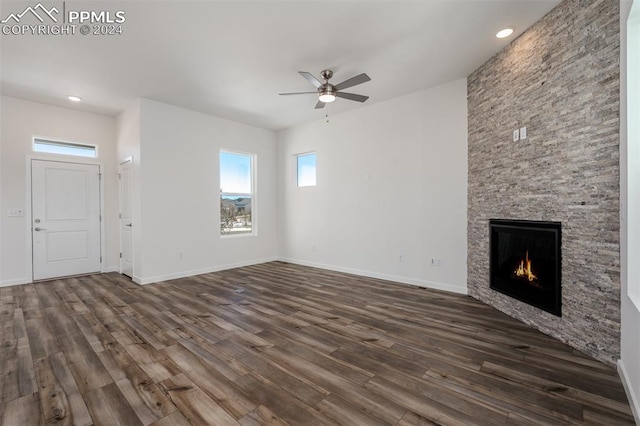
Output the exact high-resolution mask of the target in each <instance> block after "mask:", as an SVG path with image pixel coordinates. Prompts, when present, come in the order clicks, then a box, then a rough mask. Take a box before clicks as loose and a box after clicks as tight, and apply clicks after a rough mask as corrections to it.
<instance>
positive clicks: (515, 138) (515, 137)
mask: <svg viewBox="0 0 640 426" xmlns="http://www.w3.org/2000/svg"><path fill="white" fill-rule="evenodd" d="M519 139H520V130H518V129H516V130H514V131H513V141H514V142H518V140H519Z"/></svg>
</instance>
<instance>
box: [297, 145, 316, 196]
mask: <svg viewBox="0 0 640 426" xmlns="http://www.w3.org/2000/svg"><path fill="white" fill-rule="evenodd" d="M310 155H313V156H314V159H315V163H314V169H313V174H314V176H313V177H314V179H313V184H309V185H300V158H302V157H308V156H310ZM295 157H296V188H309V187H314V186H318V153H317V152H316V151H307V152H302V153H300V154H296V155H295Z"/></svg>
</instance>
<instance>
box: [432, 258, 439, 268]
mask: <svg viewBox="0 0 640 426" xmlns="http://www.w3.org/2000/svg"><path fill="white" fill-rule="evenodd" d="M431 266H437V267H442V258H441V257H432V258H431Z"/></svg>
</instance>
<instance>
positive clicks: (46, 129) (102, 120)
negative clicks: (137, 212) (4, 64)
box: [0, 97, 119, 285]
mask: <svg viewBox="0 0 640 426" xmlns="http://www.w3.org/2000/svg"><path fill="white" fill-rule="evenodd" d="M1 104H2V105H1V114H0V122H1V126H0V127H1V131H0V150H1V151H2V154H1V155H0V158H1V163H0V164H1V167H0V169H1V170H0V174H1V176H2V177H1V179H0V182H1V191H0V198H1V203H0V205H1V206H2V210H1V211H0V229H1V231H0V235H2V239H1V241H0V245H1V246H2V250H1V251H0V253H1V258H0V285H13V284H22V283H27V282H30V281H31V276H32V272H31V253H30V252H29V247H28V242H29V241H30V238H31V237H30V231H29V229H30V224H31V220H30V203H29V201H28V200H27V194H28V192H27V173H28V169H27V157H28V156H31V155H33V157H34V158H36V157H40V156H38V155H34V154H33V153H32V138H33V136H42V137H47V138H52V139H60V140H65V141H71V142H74V141H75V142H85V143H89V144H94V145H97V146H98V155H99V159H98V160H99V161H100V163H102V165H103V170H102V173H103V188H104V194H103V200H104V206H105V207H104V212H105V216H104V221H105V235H104V237H105V239H106V240H105V247H106V251H105V252H104V253H103V270H114V269H115V267H116V266H117V258H118V245H119V242H118V238H119V237H118V233H117V225H118V223H117V215H118V187H117V178H116V172H117V167H116V161H115V157H116V154H115V152H116V150H115V145H116V144H115V128H116V126H115V120H114V119H113V118H112V117H106V116H102V115H96V114H90V113H86V112H79V111H75V110H71V109H67V108H61V107H56V106H51V105H45V104H40V103H34V102H28V101H24V100H20V99H14V98H9V97H2V98H1ZM54 157H55V158H57V159H67V160H68V159H69V157H68V156H49V158H54ZM10 208H21V209H24V211H25V215H24V216H23V217H8V216H7V209H10Z"/></svg>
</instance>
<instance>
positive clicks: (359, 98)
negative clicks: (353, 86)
mask: <svg viewBox="0 0 640 426" xmlns="http://www.w3.org/2000/svg"><path fill="white" fill-rule="evenodd" d="M336 96H337V97H338V98H345V99H349V100H350V101H357V102H364V101H366V100H367V99H369V97H368V96H363V95H356V94H355V93H345V92H337V93H336Z"/></svg>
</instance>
